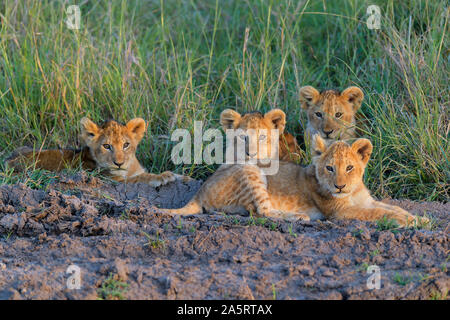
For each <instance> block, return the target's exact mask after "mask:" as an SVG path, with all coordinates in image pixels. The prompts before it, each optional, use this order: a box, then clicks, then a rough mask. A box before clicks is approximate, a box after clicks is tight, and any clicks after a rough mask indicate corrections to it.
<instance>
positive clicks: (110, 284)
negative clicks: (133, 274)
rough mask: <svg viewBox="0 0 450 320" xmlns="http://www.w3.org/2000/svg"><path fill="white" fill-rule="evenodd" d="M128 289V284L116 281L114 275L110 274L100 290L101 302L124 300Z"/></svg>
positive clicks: (99, 297)
mask: <svg viewBox="0 0 450 320" xmlns="http://www.w3.org/2000/svg"><path fill="white" fill-rule="evenodd" d="M127 288H128V284H127V283H125V282H123V281H119V280H116V279H114V276H113V274H110V275H109V277H108V278H107V279H105V280H104V281H103V283H102V286H101V287H100V288H99V289H98V299H99V300H124V299H125V297H124V294H125V293H126V290H127Z"/></svg>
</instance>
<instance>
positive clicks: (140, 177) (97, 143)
mask: <svg viewBox="0 0 450 320" xmlns="http://www.w3.org/2000/svg"><path fill="white" fill-rule="evenodd" d="M80 125H81V135H80V138H81V139H80V140H81V141H82V143H83V144H84V147H83V148H82V149H81V150H71V149H61V150H57V149H50V150H42V151H34V150H32V149H30V148H19V149H18V150H17V151H16V152H15V153H16V155H14V157H12V158H11V159H9V160H8V161H7V163H6V164H7V166H9V167H11V168H14V169H15V171H23V170H25V168H26V167H27V166H29V165H31V164H33V163H34V161H35V163H36V168H38V169H45V170H49V171H60V170H62V169H64V168H65V167H74V166H77V165H78V164H80V163H81V166H82V168H83V169H86V170H93V169H96V168H100V169H102V170H104V171H105V173H106V174H107V175H108V176H109V177H110V178H111V179H113V180H115V181H119V182H128V183H133V182H145V183H149V184H150V185H152V186H154V187H158V186H160V185H164V184H167V183H169V182H172V181H175V180H176V179H177V178H178V177H183V176H179V175H177V174H174V173H172V172H170V171H165V172H163V173H161V174H153V173H148V172H146V171H145V169H144V168H143V167H142V166H141V164H140V163H139V161H138V160H137V158H136V148H137V146H138V144H139V142H140V141H141V139H142V138H143V137H144V133H145V131H146V124H145V121H144V120H143V119H141V118H136V119H132V120H130V121H129V122H128V123H127V124H126V125H122V124H119V123H117V122H116V121H112V120H111V121H107V122H105V123H104V124H103V125H101V126H98V125H97V124H95V123H94V122H92V121H91V120H89V119H88V118H83V119H81V121H80ZM184 178H187V179H189V178H188V177H183V179H184Z"/></svg>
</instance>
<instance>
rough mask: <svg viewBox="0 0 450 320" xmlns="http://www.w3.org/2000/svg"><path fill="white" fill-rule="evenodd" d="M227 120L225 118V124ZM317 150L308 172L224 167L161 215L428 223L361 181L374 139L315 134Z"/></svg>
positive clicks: (287, 167) (274, 115)
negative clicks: (191, 195)
mask: <svg viewBox="0 0 450 320" xmlns="http://www.w3.org/2000/svg"><path fill="white" fill-rule="evenodd" d="M224 112H225V113H226V112H227V111H224ZM283 115H284V113H283V112H282V111H281V110H272V111H271V112H269V113H267V114H266V115H264V117H262V116H260V120H259V121H256V119H254V120H255V121H253V123H252V127H253V128H255V127H258V126H259V127H265V124H264V121H263V120H270V121H267V122H266V123H272V126H273V127H278V128H279V129H281V127H282V126H284V123H285V122H284V121H285V120H284V117H283ZM223 118H224V115H223V113H222V115H221V122H222V123H224V121H223ZM275 119H278V120H277V121H274V120H275ZM245 120H246V119H245V118H239V119H238V120H236V121H237V123H234V125H235V128H246V127H249V126H248V123H246V121H245ZM281 131H282V130H281ZM313 150H314V158H313V163H312V164H311V165H309V166H308V167H303V166H300V165H297V164H295V163H292V162H285V161H281V162H280V163H279V170H278V172H277V173H276V174H274V175H264V174H263V171H262V170H261V168H260V167H258V165H250V164H243V165H240V164H232V165H222V166H221V167H220V168H219V169H218V170H217V171H216V172H215V173H214V174H213V175H212V176H211V177H210V178H208V179H207V180H206V181H205V183H204V184H203V185H202V187H201V188H200V190H199V191H198V193H197V194H196V195H195V196H194V198H193V199H192V200H191V201H190V202H189V203H188V204H187V205H186V206H185V207H184V208H181V209H158V210H159V211H160V212H163V213H169V214H180V215H190V214H199V213H201V212H202V211H203V208H205V209H206V210H217V211H225V212H227V213H242V212H245V211H248V212H251V213H254V214H256V215H258V216H268V217H278V218H284V219H290V220H291V219H292V220H297V219H299V220H310V219H319V218H324V217H325V218H336V219H359V220H367V221H375V220H378V219H381V218H383V217H387V218H389V219H395V220H396V221H397V222H398V223H399V224H400V225H402V226H405V225H411V224H413V223H419V222H426V221H427V219H426V218H419V217H416V216H413V215H411V214H410V213H408V212H407V211H405V210H403V209H401V208H400V207H397V206H391V205H388V204H384V203H382V202H379V201H376V200H374V199H373V198H372V197H371V195H370V192H369V191H368V190H367V188H366V187H365V185H364V183H363V180H362V178H363V174H364V169H365V167H366V164H367V162H368V161H369V158H370V155H371V153H372V144H371V142H370V141H369V140H367V139H358V140H356V141H355V142H354V143H353V144H351V145H349V144H348V143H346V142H344V141H337V142H334V143H333V144H332V145H331V146H329V147H327V145H326V142H325V141H324V139H322V138H321V137H320V135H315V136H314V137H313ZM421 219H422V220H421Z"/></svg>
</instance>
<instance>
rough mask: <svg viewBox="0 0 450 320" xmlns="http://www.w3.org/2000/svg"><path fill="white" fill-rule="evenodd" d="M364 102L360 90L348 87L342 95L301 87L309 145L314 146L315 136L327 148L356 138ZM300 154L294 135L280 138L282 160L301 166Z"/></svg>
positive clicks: (307, 143)
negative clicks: (358, 113) (299, 163)
mask: <svg viewBox="0 0 450 320" xmlns="http://www.w3.org/2000/svg"><path fill="white" fill-rule="evenodd" d="M363 99H364V93H363V92H362V91H361V89H359V88H358V87H349V88H347V89H345V90H344V91H342V92H339V91H336V90H324V91H322V92H319V91H318V90H317V89H315V88H314V87H312V86H305V87H302V88H301V89H300V103H301V107H302V108H303V109H304V110H305V111H306V114H307V118H308V124H307V127H306V131H305V133H304V136H305V142H306V145H311V137H312V136H313V135H315V134H319V135H320V136H321V137H322V138H323V139H325V141H326V143H327V145H330V144H331V143H333V142H334V141H336V140H347V139H352V138H356V132H355V126H356V119H355V115H356V112H357V111H358V109H359V108H360V107H361V103H362V101H363ZM301 153H302V152H301V150H300V147H299V146H298V143H297V141H296V140H295V137H294V136H293V135H291V134H289V133H287V132H286V133H284V134H282V135H281V136H280V160H285V161H295V162H298V161H299V160H300V158H301Z"/></svg>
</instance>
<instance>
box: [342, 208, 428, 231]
mask: <svg viewBox="0 0 450 320" xmlns="http://www.w3.org/2000/svg"><path fill="white" fill-rule="evenodd" d="M389 207H390V208H386V207H384V206H375V207H373V208H360V207H350V208H344V209H342V210H341V211H339V212H338V213H337V214H336V215H335V217H336V218H338V219H358V220H364V221H376V220H379V219H382V218H384V217H386V218H388V219H394V220H396V221H397V223H398V224H399V225H400V226H408V225H413V224H414V223H417V222H420V218H419V217H416V216H414V215H412V214H410V213H409V212H407V211H405V210H403V209H401V208H399V207H394V206H389ZM422 219H426V218H422ZM422 221H423V222H426V220H422Z"/></svg>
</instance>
